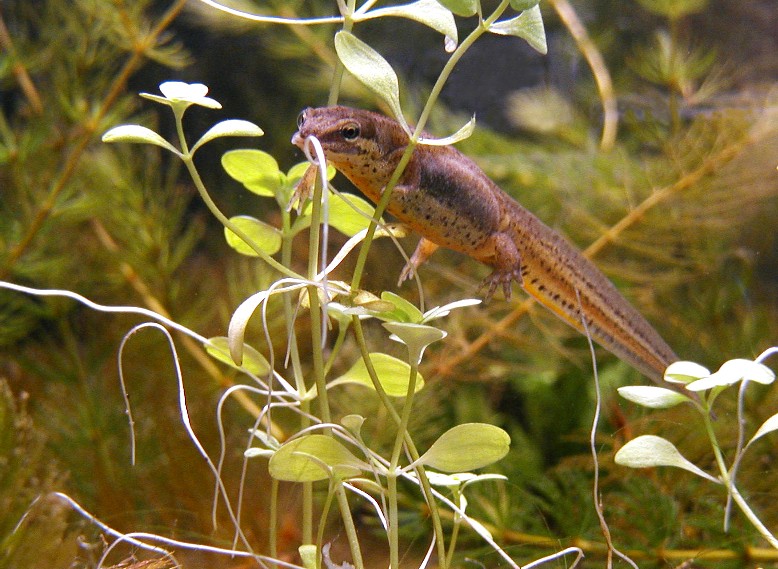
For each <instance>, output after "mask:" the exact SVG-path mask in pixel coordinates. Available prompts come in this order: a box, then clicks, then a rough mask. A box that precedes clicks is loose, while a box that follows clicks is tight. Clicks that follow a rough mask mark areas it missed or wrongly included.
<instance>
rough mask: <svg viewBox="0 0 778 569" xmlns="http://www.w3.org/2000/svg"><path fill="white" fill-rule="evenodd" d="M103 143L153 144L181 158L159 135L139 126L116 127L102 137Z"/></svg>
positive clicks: (124, 125)
mask: <svg viewBox="0 0 778 569" xmlns="http://www.w3.org/2000/svg"><path fill="white" fill-rule="evenodd" d="M102 140H103V142H130V143H134V144H154V145H156V146H161V147H162V148H164V149H166V150H170V151H171V152H172V153H173V154H176V155H178V156H181V153H180V152H179V151H178V150H177V149H176V147H175V146H173V145H172V144H170V143H169V142H168V141H167V140H165V139H164V138H162V137H161V136H160V135H159V134H157V133H156V132H154V131H153V130H151V129H150V128H146V127H145V126H141V125H139V124H123V125H121V126H116V127H114V128H112V129H111V130H109V131H108V132H106V133H105V134H104V135H103V139H102Z"/></svg>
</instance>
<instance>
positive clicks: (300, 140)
mask: <svg viewBox="0 0 778 569" xmlns="http://www.w3.org/2000/svg"><path fill="white" fill-rule="evenodd" d="M297 128H298V130H297V132H296V133H295V134H294V136H293V137H292V143H293V144H295V145H296V146H298V147H299V148H301V149H302V148H304V146H305V139H306V138H307V137H309V136H315V137H316V138H317V139H319V142H320V143H321V145H322V148H323V149H324V154H325V155H326V157H327V160H329V161H331V162H332V163H333V165H334V166H335V167H336V168H337V169H338V170H341V171H343V172H344V173H346V174H347V172H346V171H345V170H353V169H354V168H361V167H364V166H365V165H366V164H368V163H370V164H371V166H378V167H383V166H385V164H382V161H384V160H385V159H386V156H387V155H388V154H389V153H391V152H393V151H394V150H396V149H397V148H402V147H404V146H405V145H406V144H407V143H408V135H407V134H406V133H405V131H403V129H402V127H400V125H399V124H398V123H397V122H396V121H394V120H392V119H390V118H388V117H385V116H383V115H380V114H378V113H373V112H370V111H364V110H361V109H352V108H350V107H319V108H308V109H305V110H304V111H303V112H302V113H300V117H299V118H298V119H297ZM386 166H388V165H386ZM393 167H394V166H393V165H392V168H393ZM347 175H348V174H347Z"/></svg>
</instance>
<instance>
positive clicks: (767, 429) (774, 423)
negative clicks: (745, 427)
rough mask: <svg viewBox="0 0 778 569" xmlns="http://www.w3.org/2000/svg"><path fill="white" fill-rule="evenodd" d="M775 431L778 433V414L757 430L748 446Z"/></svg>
mask: <svg viewBox="0 0 778 569" xmlns="http://www.w3.org/2000/svg"><path fill="white" fill-rule="evenodd" d="M773 431H778V413H776V414H775V415H773V416H772V417H770V418H769V419H767V421H765V422H764V423H762V426H761V427H759V429H757V431H756V433H754V436H753V437H751V440H750V441H748V444H749V445H750V444H751V443H753V442H754V441H755V440H757V439H760V438H762V437H763V436H765V435H766V434H768V433H772V432H773Z"/></svg>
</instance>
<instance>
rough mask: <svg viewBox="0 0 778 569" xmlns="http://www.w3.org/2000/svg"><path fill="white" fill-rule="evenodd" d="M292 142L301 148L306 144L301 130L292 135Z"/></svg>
mask: <svg viewBox="0 0 778 569" xmlns="http://www.w3.org/2000/svg"><path fill="white" fill-rule="evenodd" d="M292 144H294V145H295V146H296V147H297V148H299V149H301V150H302V148H303V146H304V145H305V137H304V136H301V135H300V131H299V130H298V131H297V132H295V133H294V134H293V135H292Z"/></svg>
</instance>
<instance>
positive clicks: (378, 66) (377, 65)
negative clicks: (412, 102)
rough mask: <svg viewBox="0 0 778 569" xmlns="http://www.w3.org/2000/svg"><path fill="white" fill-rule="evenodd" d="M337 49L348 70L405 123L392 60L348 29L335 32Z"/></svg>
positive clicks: (396, 117) (395, 116)
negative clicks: (384, 56) (390, 62)
mask: <svg viewBox="0 0 778 569" xmlns="http://www.w3.org/2000/svg"><path fill="white" fill-rule="evenodd" d="M335 50H336V51H337V52H338V57H339V58H340V61H341V62H342V63H343V65H344V66H345V67H346V69H347V70H348V72H349V73H351V74H352V75H353V76H354V77H356V78H357V79H358V80H359V81H360V82H361V83H363V84H364V85H365V87H367V88H368V89H370V90H371V91H372V92H373V93H375V94H376V95H377V96H378V97H380V98H381V99H383V100H384V101H385V102H386V104H387V105H389V108H390V109H391V110H392V114H393V115H394V118H395V119H397V120H398V121H400V122H401V123H404V118H403V114H402V108H401V107H400V85H399V82H398V81H397V74H396V73H395V72H394V69H392V66H391V65H389V62H387V61H386V60H385V59H384V58H383V57H382V56H381V54H380V53H378V52H377V51H376V50H374V49H373V48H372V47H370V46H369V45H367V44H366V43H365V42H363V41H362V40H360V39H359V38H358V37H356V36H355V35H354V34H351V33H349V32H345V31H340V32H338V33H337V34H335Z"/></svg>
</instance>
